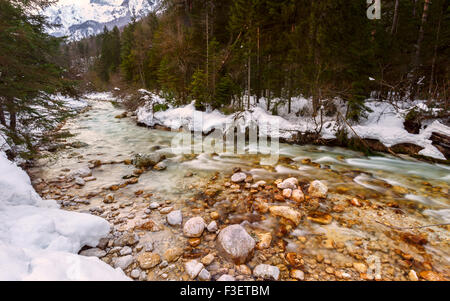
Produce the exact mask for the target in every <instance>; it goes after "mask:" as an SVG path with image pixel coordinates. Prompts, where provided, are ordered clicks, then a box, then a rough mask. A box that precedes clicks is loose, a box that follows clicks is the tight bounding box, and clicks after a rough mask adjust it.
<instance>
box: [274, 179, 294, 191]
mask: <svg viewBox="0 0 450 301" xmlns="http://www.w3.org/2000/svg"><path fill="white" fill-rule="evenodd" d="M297 185H298V180H297V179H296V178H289V179H286V180H284V181H283V182H281V183H280V184H278V185H277V187H278V188H279V189H297Z"/></svg>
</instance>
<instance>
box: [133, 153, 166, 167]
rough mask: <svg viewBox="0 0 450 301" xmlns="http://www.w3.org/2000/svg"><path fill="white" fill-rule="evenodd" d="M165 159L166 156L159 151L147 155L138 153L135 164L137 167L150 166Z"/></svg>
mask: <svg viewBox="0 0 450 301" xmlns="http://www.w3.org/2000/svg"><path fill="white" fill-rule="evenodd" d="M164 159H165V157H164V156H163V155H161V154H158V153H154V154H146V155H142V154H138V155H136V156H135V157H134V160H133V165H134V166H136V167H137V168H149V167H153V166H155V165H156V164H158V163H159V162H161V161H162V160H164Z"/></svg>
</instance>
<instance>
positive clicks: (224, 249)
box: [217, 225, 256, 264]
mask: <svg viewBox="0 0 450 301" xmlns="http://www.w3.org/2000/svg"><path fill="white" fill-rule="evenodd" d="M255 244H256V242H255V240H254V239H253V238H252V237H251V236H250V235H249V234H248V233H247V231H246V230H245V229H244V228H243V227H242V226H241V225H232V226H228V227H226V228H225V229H223V230H222V231H220V233H219V236H218V238H217V248H218V250H219V251H220V252H221V253H222V254H223V256H225V257H227V258H229V259H231V260H232V261H233V262H234V263H236V264H243V263H245V262H246V261H247V260H248V259H250V257H251V255H252V254H253V250H254V248H255Z"/></svg>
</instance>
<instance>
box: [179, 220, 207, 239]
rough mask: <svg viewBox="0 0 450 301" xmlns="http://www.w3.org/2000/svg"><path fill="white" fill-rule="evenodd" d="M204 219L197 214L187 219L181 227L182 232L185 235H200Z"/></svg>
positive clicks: (203, 226)
mask: <svg viewBox="0 0 450 301" xmlns="http://www.w3.org/2000/svg"><path fill="white" fill-rule="evenodd" d="M205 227H206V224H205V220H204V219H203V218H201V217H199V216H197V217H193V218H191V219H189V220H188V221H187V222H186V223H185V224H184V227H183V233H184V235H185V236H186V237H191V238H193V237H200V236H202V233H203V231H204V230H205Z"/></svg>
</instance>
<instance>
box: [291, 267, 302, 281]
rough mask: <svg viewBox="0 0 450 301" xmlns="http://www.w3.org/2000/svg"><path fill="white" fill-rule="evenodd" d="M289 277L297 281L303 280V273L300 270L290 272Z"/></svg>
mask: <svg viewBox="0 0 450 301" xmlns="http://www.w3.org/2000/svg"><path fill="white" fill-rule="evenodd" d="M291 277H292V278H294V279H297V280H302V281H303V280H305V273H303V271H300V270H292V271H291Z"/></svg>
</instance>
